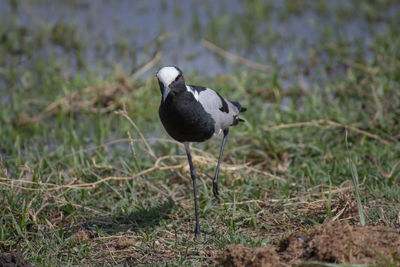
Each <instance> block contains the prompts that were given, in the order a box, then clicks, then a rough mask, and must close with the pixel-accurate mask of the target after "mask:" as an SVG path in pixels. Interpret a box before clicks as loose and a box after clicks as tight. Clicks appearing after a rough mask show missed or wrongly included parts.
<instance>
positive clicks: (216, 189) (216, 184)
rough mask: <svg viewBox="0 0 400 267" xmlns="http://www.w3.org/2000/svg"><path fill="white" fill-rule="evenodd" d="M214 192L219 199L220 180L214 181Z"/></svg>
mask: <svg viewBox="0 0 400 267" xmlns="http://www.w3.org/2000/svg"><path fill="white" fill-rule="evenodd" d="M213 193H214V196H215V198H216V199H218V200H219V191H218V181H213Z"/></svg>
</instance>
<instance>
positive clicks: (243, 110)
mask: <svg viewBox="0 0 400 267" xmlns="http://www.w3.org/2000/svg"><path fill="white" fill-rule="evenodd" d="M231 102H232V104H233V105H235V107H237V108H238V110H239V113H241V112H245V111H246V110H247V108H245V107H242V105H240V103H239V102H236V101H231Z"/></svg>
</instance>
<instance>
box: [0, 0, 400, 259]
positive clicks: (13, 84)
mask: <svg viewBox="0 0 400 267" xmlns="http://www.w3.org/2000/svg"><path fill="white" fill-rule="evenodd" d="M12 3H14V4H15V5H17V3H16V2H12ZM390 4H391V1H379V2H377V3H375V5H374V4H372V3H362V4H361V5H362V7H361V8H360V12H363V13H362V14H365V16H366V18H367V20H368V26H369V27H370V28H369V29H370V33H371V38H370V40H369V41H368V42H366V43H363V42H362V40H360V39H357V40H355V41H354V42H350V41H348V40H346V39H345V38H343V39H341V38H340V37H341V35H340V33H337V32H332V28H329V27H326V28H324V25H318V27H321V29H320V31H321V33H322V35H323V38H322V39H321V40H319V41H318V42H317V43H316V44H315V45H314V46H313V47H310V46H308V45H305V44H304V43H302V42H300V43H299V42H297V43H296V42H294V46H295V47H294V48H292V49H293V50H292V51H291V53H292V54H293V55H294V54H297V53H298V52H297V51H299V50H297V49H298V48H299V47H302V46H305V47H309V48H308V50H307V51H308V52H307V53H308V54H309V56H310V57H311V58H310V62H308V61H307V62H306V60H305V59H295V58H294V57H292V56H288V57H287V58H286V61H285V63H284V64H280V63H279V62H278V59H279V57H278V56H277V55H273V54H272V52H271V55H268V54H267V56H266V57H267V58H268V59H271V60H269V61H268V62H271V67H272V70H273V71H272V72H269V73H263V72H259V71H252V70H251V69H242V68H233V71H232V73H230V74H217V75H215V76H213V77H204V76H202V75H199V74H197V73H190V71H189V72H188V73H187V74H186V76H185V77H186V80H187V81H190V82H191V83H192V84H205V85H207V86H209V87H211V88H218V90H219V92H220V93H221V95H224V96H228V97H229V98H231V99H240V100H241V102H242V104H243V106H246V107H247V108H248V111H247V112H246V113H245V114H244V116H243V117H244V118H245V119H246V123H245V124H242V125H240V126H237V127H235V128H234V129H232V130H231V131H230V133H231V134H230V136H229V138H228V143H227V147H226V151H225V153H224V159H223V164H222V165H221V172H220V193H221V198H222V200H221V202H218V201H216V200H215V199H214V198H213V196H212V190H211V188H212V183H211V180H210V179H209V178H208V177H207V176H206V175H205V174H206V173H208V174H212V173H213V171H214V169H215V166H216V161H217V155H218V149H219V142H220V140H213V141H210V142H208V143H205V144H195V145H194V148H195V150H194V156H193V159H194V163H195V166H196V168H197V172H198V174H199V176H200V180H199V182H198V185H199V205H200V223H201V225H202V227H203V228H204V230H206V231H208V232H211V233H213V234H212V235H202V236H201V237H200V238H199V239H198V240H194V239H193V235H192V234H191V232H192V231H193V227H194V216H193V199H192V187H191V180H190V176H189V170H188V166H187V163H186V158H185V155H184V153H183V151H184V150H183V147H182V145H180V144H178V143H176V142H174V141H172V140H171V139H170V138H168V136H167V135H166V133H165V131H164V130H163V129H162V126H161V123H160V122H159V119H158V117H157V110H158V105H159V101H160V95H159V89H158V84H157V82H156V81H155V80H154V78H153V77H150V78H149V79H141V80H132V79H131V78H130V76H129V75H128V74H127V73H125V72H123V71H121V70H119V69H118V67H116V68H115V69H114V71H110V72H107V74H106V75H100V74H99V73H98V72H96V71H92V70H90V69H89V68H88V65H89V64H88V63H87V62H85V59H84V57H83V55H84V50H85V49H87V48H86V47H87V44H86V43H85V41H84V40H83V41H81V40H82V38H80V37H79V32H77V31H78V29H77V27H76V26H74V25H72V26H71V25H68V24H64V23H61V22H60V23H59V24H57V25H56V26H54V27H50V26H44V27H43V28H40V29H30V28H25V27H23V26H20V25H19V24H18V23H16V22H15V20H13V19H12V18H13V17H12V15H10V16H11V17H10V18H11V19H10V20H8V21H2V22H1V23H0V29H1V30H0V40H1V43H0V54H1V55H3V56H2V57H1V58H0V60H1V61H0V66H4V67H0V96H1V97H0V103H1V107H2V108H1V110H0V136H1V138H0V139H1V142H0V192H1V193H0V251H1V252H7V251H16V252H20V253H22V254H23V256H24V257H25V258H26V259H28V260H29V261H30V262H32V263H34V264H37V265H40V266H65V265H81V264H84V265H89V264H105V265H116V264H120V265H123V264H139V263H140V264H157V263H159V264H164V265H172V266H182V265H200V264H210V263H213V261H212V258H213V256H214V255H216V253H217V251H220V250H223V249H224V248H225V247H226V245H227V244H231V243H243V244H248V245H250V246H261V245H268V244H274V243H276V242H277V240H279V237H281V236H282V235H284V234H285V233H287V232H290V231H293V230H296V229H304V230H307V229H309V228H310V227H312V226H313V225H314V224H321V223H323V222H324V221H326V220H328V219H332V220H342V219H346V220H350V221H351V222H352V223H354V224H359V223H360V218H359V216H358V211H357V210H361V208H362V209H363V211H364V212H363V214H364V216H365V223H366V224H382V225H386V226H389V227H395V226H397V225H398V224H399V222H398V218H397V216H398V213H399V210H400V197H399V196H400V187H399V184H400V161H399V160H400V136H399V133H400V123H399V118H400V113H399V111H400V90H399V88H400V72H399V68H400V57H399V55H400V54H399V51H398V48H399V46H400V37H399V35H398V34H397V32H396V31H397V29H398V25H399V21H398V18H386V20H384V18H382V17H381V15H380V14H382V13H381V12H382V10H383V11H384V10H386V9H387V8H388V7H390ZM258 5H259V6H258ZM301 7H302V2H301V1H286V2H285V6H284V8H282V9H279V10H280V13H279V14H278V15H279V19H281V20H284V19H285V18H288V17H290V16H292V15H293V14H299V13H301V12H305V11H304V9H303V8H301ZM16 8H17V9H18V7H16ZM274 8H275V9H276V8H277V7H271V9H270V8H269V6H264V5H263V4H262V3H260V2H258V1H249V2H247V4H246V10H245V13H244V15H240V16H239V15H238V17H236V20H235V22H232V23H231V20H232V19H233V18H232V17H222V18H220V19H218V18H215V19H212V18H211V19H210V22H209V24H207V25H205V26H204V25H203V26H202V24H201V23H200V22H199V21H196V20H195V21H194V26H193V27H194V28H196V29H197V31H199V32H200V33H199V35H198V36H204V37H206V39H208V40H210V41H212V42H214V43H217V44H219V45H221V46H222V47H224V48H228V47H230V43H231V42H234V40H232V38H229V35H230V34H231V33H230V30H231V28H230V27H234V28H235V31H236V33H235V34H236V35H237V36H239V37H238V38H239V40H238V42H237V43H236V44H235V45H237V46H238V48H237V49H238V51H239V53H240V54H243V55H246V53H248V51H250V50H251V49H252V44H253V43H254V42H256V43H260V44H262V45H264V46H266V47H268V46H269V45H276V44H278V45H280V44H284V43H286V42H288V41H291V39H290V36H285V35H281V34H280V33H279V32H277V31H275V29H274V28H269V26H268V25H267V26H266V27H267V28H265V29H266V33H268V34H264V35H263V34H262V32H261V31H259V28H257V27H254V25H262V23H264V22H263V20H265V21H269V20H268V19H267V18H272V17H273V16H274V14H273V12H272V11H273V10H274ZM312 8H315V9H316V10H318V12H321V14H327V13H326V12H328V13H329V14H331V13H330V11H329V6H325V5H323V4H320V5H316V6H314V5H312ZM342 9H345V8H344V7H343V6H342V5H340V6H339V7H336V8H335V12H334V14H336V15H335V16H334V17H333V21H334V23H336V25H338V27H340V26H341V25H344V24H345V23H347V22H349V20H350V19H351V15H348V13H350V14H352V13H351V9H350V11H349V10H348V9H345V10H344V11H343V10H342ZM252 10H253V11H254V12H256V13H255V14H256V15H255V16H254V17H251V19H249V20H248V21H247V22H246V23H244V22H243V20H246V18H248V17H249V16H250V14H252V12H253V11H252ZM271 10H272V11H271ZM345 11H346V12H345ZM346 14H347V15H346ZM242 16H243V17H242ZM382 20H383V22H384V23H385V25H387V31H386V32H384V33H381V32H378V31H376V30H375V28H374V27H375V24H376V23H378V22H379V21H382ZM242 22H243V23H242ZM216 27H219V29H222V30H221V31H216V29H217V28H216ZM261 28H262V27H261ZM248 29H251V31H248ZM65 36H69V37H70V38H65ZM83 39H84V38H83ZM249 40H253V42H250V41H249ZM242 42H243V43H242ZM119 43H120V44H123V43H124V41H123V40H121V41H119ZM360 43H362V46H363V47H364V48H358V47H357V46H358V45H359V44H360ZM44 44H50V45H51V46H56V47H59V48H60V49H62V50H63V51H64V52H65V53H67V54H68V57H69V56H70V57H72V58H73V60H72V61H73V62H75V63H71V62H70V63H68V64H75V65H74V66H73V67H72V69H74V70H75V72H69V71H66V70H65V68H64V63H65V62H67V61H65V58H62V59H60V60H59V59H58V58H57V57H56V56H55V55H54V54H52V52H49V55H47V57H42V55H37V54H36V53H35V51H37V49H40V47H42V46H43V45H44ZM353 44H354V47H356V48H355V49H356V51H353V48H354V47H353V46H352V45H353ZM360 45H361V44H360ZM296 47H297V48H296ZM123 49H128V48H127V47H126V46H124V48H123ZM363 49H366V50H367V51H369V55H370V58H369V59H368V60H366V59H365V58H364V57H363V55H364V52H363V51H361V50H363ZM241 52H243V53H241ZM129 53H130V52H129ZM289 54H290V53H289ZM22 55H23V56H24V57H25V58H26V60H27V61H28V65H21V64H20V63H19V62H20V60H21V56H22ZM250 57H251V56H250ZM221 60H222V59H221ZM314 61H315V62H314ZM101 64H104V63H99V65H101ZM285 64H288V65H291V67H290V68H289V69H285V68H284V67H283V65H285ZM313 64H316V67H315V68H313V67H312V66H313ZM308 68H310V69H311V74H310V75H309V76H307V69H308ZM332 68H333V69H334V71H332ZM281 69H282V70H281ZM303 76H304V77H308V79H309V81H310V82H309V83H307V82H304V81H302V80H301V78H300V77H303ZM285 77H294V78H295V79H293V78H291V79H292V80H291V83H290V85H289V86H284V85H283V84H285V81H286V80H285ZM318 77H319V78H321V79H319V78H318ZM323 77H326V79H322V78H323ZM115 111H119V112H117V113H116V112H115ZM125 112H126V113H125ZM128 118H130V119H131V121H129V119H128ZM346 132H347V145H346V142H345V138H346ZM349 160H350V165H349ZM349 166H350V167H349ZM354 170H356V172H355V171H354ZM357 174H358V178H359V180H358V178H357ZM355 178H356V179H357V181H359V182H360V184H359V186H358V187H356V189H358V190H357V191H356V192H358V191H359V192H358V194H357V198H355V195H354V193H353V192H354V187H353V182H352V181H353V180H354V179H355ZM356 203H358V204H359V207H358V209H357V204H356ZM360 215H361V214H360ZM361 223H362V222H361Z"/></svg>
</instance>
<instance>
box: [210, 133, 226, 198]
mask: <svg viewBox="0 0 400 267" xmlns="http://www.w3.org/2000/svg"><path fill="white" fill-rule="evenodd" d="M228 133H229V128H226V129H225V130H224V139H223V140H222V145H221V150H220V152H219V158H218V164H217V169H216V170H215V175H214V179H213V193H214V196H215V197H216V198H217V199H219V197H218V196H219V192H218V173H219V165H220V164H221V159H222V154H223V153H224V146H225V143H226V138H227V137H228Z"/></svg>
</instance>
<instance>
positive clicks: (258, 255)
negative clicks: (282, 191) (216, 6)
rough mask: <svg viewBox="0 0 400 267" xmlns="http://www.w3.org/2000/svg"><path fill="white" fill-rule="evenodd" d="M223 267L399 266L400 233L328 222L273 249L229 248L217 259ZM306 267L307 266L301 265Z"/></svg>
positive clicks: (283, 240)
mask: <svg viewBox="0 0 400 267" xmlns="http://www.w3.org/2000/svg"><path fill="white" fill-rule="evenodd" d="M220 260H221V261H220V263H221V264H223V265H224V266H291V265H293V264H301V263H304V262H310V261H318V262H322V263H342V264H378V265H380V266H383V265H387V264H388V263H389V262H390V263H392V264H393V266H397V264H399V263H400V232H399V230H398V229H393V228H386V227H383V226H365V227H360V226H351V225H349V224H348V223H347V222H330V223H327V224H324V225H322V226H315V227H313V228H312V229H311V230H309V231H307V232H304V231H297V232H294V233H292V234H290V235H288V236H287V237H283V238H282V239H281V240H280V242H279V244H278V245H277V246H275V247H265V248H256V249H251V248H249V247H246V246H243V245H230V246H228V247H227V249H226V251H225V252H224V253H222V255H221V257H220ZM303 266H307V265H303Z"/></svg>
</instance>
